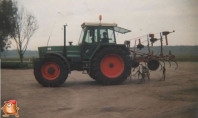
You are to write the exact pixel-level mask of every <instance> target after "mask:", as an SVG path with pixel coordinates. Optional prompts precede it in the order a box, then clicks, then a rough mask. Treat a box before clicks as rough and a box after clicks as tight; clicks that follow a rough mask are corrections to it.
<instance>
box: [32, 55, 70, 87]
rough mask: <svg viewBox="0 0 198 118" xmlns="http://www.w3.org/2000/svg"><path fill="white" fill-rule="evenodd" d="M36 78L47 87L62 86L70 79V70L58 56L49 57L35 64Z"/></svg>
mask: <svg viewBox="0 0 198 118" xmlns="http://www.w3.org/2000/svg"><path fill="white" fill-rule="evenodd" d="M34 76H35V78H36V80H37V81H38V82H39V83H40V84H41V85H43V86H45V87H57V86H60V85H62V84H63V83H64V82H65V80H66V79H67V77H68V68H67V65H66V64H65V63H64V61H63V60H62V59H61V58H59V57H57V56H47V57H45V58H42V59H40V60H38V61H37V62H36V63H35V64H34Z"/></svg>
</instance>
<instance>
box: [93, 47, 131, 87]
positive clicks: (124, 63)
mask: <svg viewBox="0 0 198 118" xmlns="http://www.w3.org/2000/svg"><path fill="white" fill-rule="evenodd" d="M91 69H92V76H93V78H95V80H96V81H98V82H101V83H103V84H120V83H122V82H124V81H125V80H126V79H127V77H128V76H129V75H130V73H131V71H130V70H131V60H130V57H129V55H128V53H127V52H126V51H125V50H123V49H122V48H119V47H116V46H111V47H105V48H102V49H101V50H99V52H97V54H95V56H94V58H93V61H92V66H91Z"/></svg>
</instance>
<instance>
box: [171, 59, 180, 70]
mask: <svg viewBox="0 0 198 118" xmlns="http://www.w3.org/2000/svg"><path fill="white" fill-rule="evenodd" d="M171 61H173V62H175V64H176V68H175V70H177V68H178V63H177V61H176V60H171Z"/></svg>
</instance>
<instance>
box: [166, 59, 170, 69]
mask: <svg viewBox="0 0 198 118" xmlns="http://www.w3.org/2000/svg"><path fill="white" fill-rule="evenodd" d="M165 61H168V63H169V68H170V67H171V63H170V60H167V59H165Z"/></svg>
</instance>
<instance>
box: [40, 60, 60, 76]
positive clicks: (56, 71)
mask: <svg viewBox="0 0 198 118" xmlns="http://www.w3.org/2000/svg"><path fill="white" fill-rule="evenodd" d="M41 71H42V75H43V77H44V78H45V79H47V80H54V79H56V78H57V77H58V76H59V75H60V68H59V66H58V65H57V64H56V63H54V62H47V63H45V64H44V65H43V66H42V68H41Z"/></svg>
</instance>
